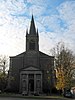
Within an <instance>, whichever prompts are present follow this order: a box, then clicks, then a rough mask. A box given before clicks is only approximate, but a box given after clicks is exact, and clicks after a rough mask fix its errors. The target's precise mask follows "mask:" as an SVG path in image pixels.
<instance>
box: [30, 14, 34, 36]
mask: <svg viewBox="0 0 75 100" xmlns="http://www.w3.org/2000/svg"><path fill="white" fill-rule="evenodd" d="M29 34H32V35H34V34H36V28H35V23H34V17H33V15H32V19H31V25H30V31H29Z"/></svg>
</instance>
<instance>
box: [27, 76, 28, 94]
mask: <svg viewBox="0 0 75 100" xmlns="http://www.w3.org/2000/svg"><path fill="white" fill-rule="evenodd" d="M27 93H28V74H27Z"/></svg>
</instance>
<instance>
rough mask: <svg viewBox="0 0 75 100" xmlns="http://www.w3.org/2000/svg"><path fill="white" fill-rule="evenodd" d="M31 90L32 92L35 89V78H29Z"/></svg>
mask: <svg viewBox="0 0 75 100" xmlns="http://www.w3.org/2000/svg"><path fill="white" fill-rule="evenodd" d="M29 91H31V92H33V91H34V80H33V79H30V80H29Z"/></svg>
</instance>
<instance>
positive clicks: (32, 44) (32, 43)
mask: <svg viewBox="0 0 75 100" xmlns="http://www.w3.org/2000/svg"><path fill="white" fill-rule="evenodd" d="M29 49H30V50H35V42H34V41H33V40H31V41H30V43H29Z"/></svg>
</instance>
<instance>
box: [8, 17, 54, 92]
mask: <svg viewBox="0 0 75 100" xmlns="http://www.w3.org/2000/svg"><path fill="white" fill-rule="evenodd" d="M13 49H14V48H13ZM8 87H9V88H10V89H11V91H16V92H18V93H23V92H24V93H25V94H29V93H31V94H35V93H39V94H40V93H44V92H45V93H47V92H48V91H50V90H51V89H52V88H53V87H54V57H53V56H49V55H47V54H45V53H43V52H41V51H39V34H38V30H36V27H35V22H34V17H33V15H32V19H31V23H30V29H29V31H28V30H27V31H26V51H25V52H23V53H21V54H19V55H16V56H12V57H10V67H9V80H8Z"/></svg>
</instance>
